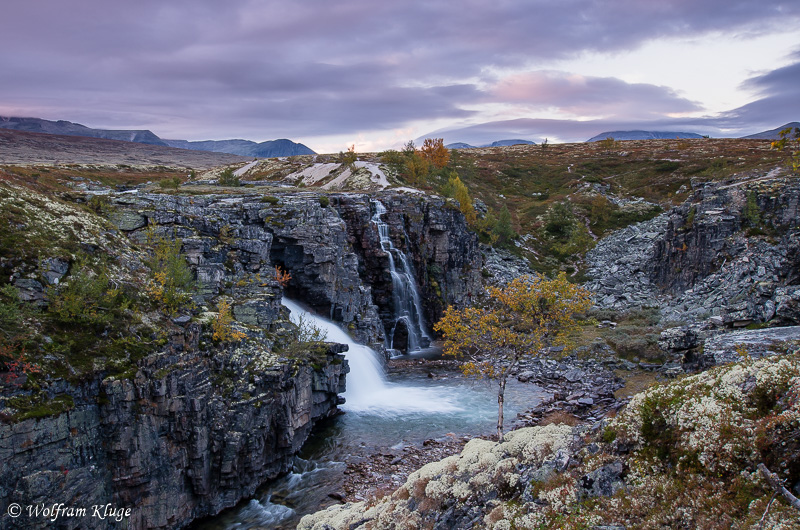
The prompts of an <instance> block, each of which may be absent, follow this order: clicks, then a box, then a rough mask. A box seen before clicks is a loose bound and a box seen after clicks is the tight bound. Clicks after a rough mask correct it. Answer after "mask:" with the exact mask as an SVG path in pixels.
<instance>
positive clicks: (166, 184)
mask: <svg viewBox="0 0 800 530" xmlns="http://www.w3.org/2000/svg"><path fill="white" fill-rule="evenodd" d="M180 185H181V179H179V178H178V177H173V178H171V179H163V180H159V181H158V186H159V187H160V188H161V189H164V190H177V189H178V186H180Z"/></svg>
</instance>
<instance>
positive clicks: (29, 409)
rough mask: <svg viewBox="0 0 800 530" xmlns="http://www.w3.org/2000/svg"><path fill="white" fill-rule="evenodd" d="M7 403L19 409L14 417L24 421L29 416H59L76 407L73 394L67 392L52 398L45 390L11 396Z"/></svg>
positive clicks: (16, 419)
mask: <svg viewBox="0 0 800 530" xmlns="http://www.w3.org/2000/svg"><path fill="white" fill-rule="evenodd" d="M7 405H8V406H9V407H11V408H14V409H16V410H17V411H18V412H17V413H16V414H15V415H14V416H13V419H14V420H15V421H22V420H27V419H29V418H46V417H48V416H57V415H59V414H61V413H63V412H66V411H68V410H72V409H73V408H75V401H74V400H73V399H72V396H70V395H67V394H59V395H57V396H55V397H54V398H52V399H50V398H48V397H47V394H45V393H44V392H39V393H37V394H32V395H30V396H19V397H14V398H10V399H9V400H8V401H7Z"/></svg>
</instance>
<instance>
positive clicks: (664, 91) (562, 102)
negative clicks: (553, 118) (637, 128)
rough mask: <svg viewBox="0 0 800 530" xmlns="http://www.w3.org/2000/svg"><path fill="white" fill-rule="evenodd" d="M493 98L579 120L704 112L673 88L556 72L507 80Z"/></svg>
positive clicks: (514, 77) (536, 73) (503, 81)
mask: <svg viewBox="0 0 800 530" xmlns="http://www.w3.org/2000/svg"><path fill="white" fill-rule="evenodd" d="M492 95H493V96H494V97H495V98H496V99H497V100H499V101H503V102H509V103H517V104H522V105H525V106H529V107H530V108H531V109H537V108H540V109H541V108H555V109H558V110H560V111H563V112H566V113H569V114H572V115H574V116H577V117H597V116H602V117H607V116H614V117H617V118H620V117H630V118H634V117H636V118H639V119H642V118H647V117H663V116H664V115H665V114H670V113H685V112H696V111H699V110H702V108H701V107H700V106H699V105H698V104H697V103H694V102H692V101H689V100H687V99H685V98H683V97H681V96H679V95H678V94H677V93H676V92H675V91H674V90H672V89H670V88H669V87H662V86H656V85H652V84H646V83H634V84H631V83H626V82H625V81H622V80H621V79H616V78H613V77H589V76H583V75H579V74H570V73H566V72H554V71H540V72H528V73H524V74H516V75H511V76H508V77H505V78H504V79H502V80H501V81H500V82H498V83H497V85H495V87H494V88H493V89H492Z"/></svg>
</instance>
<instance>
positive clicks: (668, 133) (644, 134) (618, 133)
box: [586, 131, 702, 142]
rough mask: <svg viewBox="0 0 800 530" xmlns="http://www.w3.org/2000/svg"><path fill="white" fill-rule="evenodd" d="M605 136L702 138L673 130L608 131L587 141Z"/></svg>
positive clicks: (620, 137) (665, 138)
mask: <svg viewBox="0 0 800 530" xmlns="http://www.w3.org/2000/svg"><path fill="white" fill-rule="evenodd" d="M606 138H613V139H614V140H674V139H676V138H681V139H683V138H702V136H700V135H699V134H695V133H688V132H675V131H609V132H602V133H600V134H598V135H597V136H592V137H591V138H589V139H588V140H586V141H587V142H599V141H600V140H605V139H606Z"/></svg>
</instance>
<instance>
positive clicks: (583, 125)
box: [0, 0, 800, 152]
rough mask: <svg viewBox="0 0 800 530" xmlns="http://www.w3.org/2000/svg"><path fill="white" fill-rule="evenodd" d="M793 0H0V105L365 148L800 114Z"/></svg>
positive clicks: (566, 136) (799, 36)
mask: <svg viewBox="0 0 800 530" xmlns="http://www.w3.org/2000/svg"><path fill="white" fill-rule="evenodd" d="M798 27H800V2H798V1H797V0H773V1H771V2H763V1H754V0H606V1H603V0H546V1H544V0H494V1H492V2H487V1H478V0H462V1H461V2H453V1H452V0H449V1H440V0H424V1H417V0H404V1H403V2H396V1H393V0H391V1H389V0H383V1H376V0H338V1H336V2H331V1H329V0H298V1H294V2H291V1H286V0H283V1H272V0H226V1H225V2H219V1H217V0H168V1H165V0H137V1H136V2H113V1H109V0H70V1H65V0H27V1H22V0H5V1H4V2H3V7H2V24H0V49H2V50H3V51H2V52H0V73H1V74H0V75H2V81H0V115H3V116H19V117H23V116H25V117H38V118H44V119H50V120H59V119H63V120H68V121H74V122H77V123H81V124H83V125H86V126H89V127H94V128H107V129H149V130H151V131H153V132H154V133H155V134H157V135H158V136H160V137H162V138H170V139H186V140H220V139H230V138H244V139H248V140H254V141H264V140H273V139H277V138H289V139H292V140H294V141H297V142H302V143H304V144H306V145H307V146H309V147H311V148H312V149H314V150H315V151H317V152H338V151H342V150H344V149H346V148H347V147H348V146H350V145H355V146H356V150H357V151H359V152H367V151H378V150H383V149H387V148H397V147H399V146H402V145H403V144H404V143H405V142H407V141H408V140H410V139H416V140H419V139H420V138H423V137H425V136H431V137H441V138H444V139H445V142H446V143H450V142H456V141H462V142H468V143H471V144H473V145H477V144H481V143H489V142H492V141H494V140H501V139H509V138H515V139H516V138H519V139H525V140H533V141H536V142H539V141H541V140H542V139H544V138H548V140H549V141H550V142H568V141H584V140H586V139H588V138H589V137H592V136H594V135H596V134H599V133H601V132H604V131H610V130H625V129H649V130H670V131H686V132H697V133H701V134H709V135H711V136H713V137H720V136H741V135H744V134H751V133H755V132H759V131H762V130H765V129H773V128H775V127H778V126H780V125H783V124H785V123H787V122H790V121H800V98H798V94H799V93H800V90H798V87H800V31H798Z"/></svg>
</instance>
